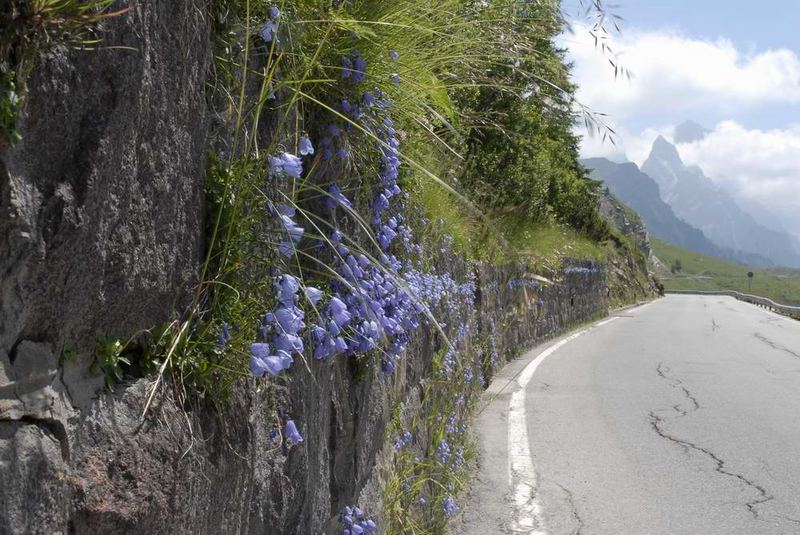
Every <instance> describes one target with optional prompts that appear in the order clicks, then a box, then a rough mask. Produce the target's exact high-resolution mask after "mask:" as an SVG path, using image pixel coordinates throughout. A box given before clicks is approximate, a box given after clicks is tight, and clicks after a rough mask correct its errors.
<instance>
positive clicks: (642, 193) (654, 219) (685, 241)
mask: <svg viewBox="0 0 800 535" xmlns="http://www.w3.org/2000/svg"><path fill="white" fill-rule="evenodd" d="M581 163H582V164H583V165H584V166H585V167H586V168H588V169H589V170H590V172H591V175H592V177H593V178H595V179H597V180H602V181H603V182H604V183H605V185H606V187H608V189H609V191H610V192H611V193H612V194H613V195H614V196H615V197H617V198H619V199H620V200H621V201H622V202H624V203H625V204H626V205H627V206H629V207H630V208H632V209H633V210H635V211H636V212H638V213H639V215H641V217H642V219H643V220H644V224H645V225H646V226H647V230H648V231H649V233H650V235H651V236H653V237H655V238H658V239H660V240H662V241H665V242H668V243H671V244H673V245H677V246H679V247H683V248H684V249H689V250H691V251H695V252H698V253H702V254H705V255H708V256H714V257H717V258H722V259H725V260H734V261H737V262H743V263H747V264H751V265H757V266H769V265H771V262H770V261H769V260H767V259H766V258H763V257H760V256H758V255H745V254H737V253H735V252H734V251H730V250H726V249H723V248H721V247H719V246H717V245H716V244H714V243H713V242H712V241H711V240H709V239H708V238H707V237H706V236H705V235H704V234H703V232H702V231H701V230H699V229H697V228H695V227H693V226H691V225H690V224H688V223H686V222H685V221H683V220H682V219H680V218H679V217H678V216H676V215H675V212H673V210H672V208H671V207H670V206H669V205H668V204H667V203H665V202H664V201H663V200H662V199H661V195H660V193H659V187H658V184H656V181H655V180H653V179H652V178H650V177H649V176H647V175H646V174H644V173H643V172H641V171H640V170H639V168H638V167H637V166H636V164H634V163H630V162H627V163H621V164H619V163H615V162H612V161H610V160H607V159H606V158H589V159H586V160H581Z"/></svg>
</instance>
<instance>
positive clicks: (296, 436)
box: [284, 420, 303, 444]
mask: <svg viewBox="0 0 800 535" xmlns="http://www.w3.org/2000/svg"><path fill="white" fill-rule="evenodd" d="M284 435H285V436H286V440H288V441H289V442H291V443H292V444H299V443H300V442H302V441H303V437H302V436H301V435H300V432H299V431H298V430H297V425H295V423H294V420H286V428H285V429H284Z"/></svg>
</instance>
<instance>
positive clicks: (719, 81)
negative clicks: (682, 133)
mask: <svg viewBox="0 0 800 535" xmlns="http://www.w3.org/2000/svg"><path fill="white" fill-rule="evenodd" d="M564 44H565V45H566V46H567V47H568V49H569V59H570V60H572V61H573V62H574V64H575V67H574V73H573V74H574V78H575V80H576V81H577V83H578V85H579V90H578V98H579V100H581V102H583V103H584V104H587V105H589V106H591V107H592V108H594V109H595V110H598V111H602V112H604V113H609V114H610V115H612V116H613V117H615V118H617V119H620V118H625V117H630V116H633V115H636V114H638V113H641V112H643V111H644V112H653V111H654V110H661V111H669V112H671V113H675V114H676V115H680V112H685V111H691V110H693V109H698V108H711V109H714V110H718V111H721V112H726V111H729V110H735V109H738V108H739V107H741V106H746V105H755V104H765V103H800V58H799V57H798V56H797V54H795V53H794V52H793V51H791V50H788V49H777V50H767V51H763V52H760V53H757V54H746V53H742V52H740V51H739V50H737V49H736V47H735V46H734V45H733V43H731V42H730V41H729V40H727V39H717V40H701V39H693V38H689V37H686V36H683V35H681V34H680V33H677V32H641V31H637V30H635V29H631V30H626V32H625V33H623V34H622V35H620V36H615V37H614V38H613V39H611V40H610V41H609V44H610V45H611V47H612V49H613V50H614V51H615V52H616V53H617V58H618V60H619V62H620V63H621V64H622V65H623V66H624V67H625V68H626V69H628V70H629V71H631V72H632V74H633V77H632V79H631V80H627V79H625V78H618V79H616V80H615V78H614V71H613V69H611V68H610V66H609V64H608V62H607V61H606V60H605V59H604V58H603V55H602V53H601V52H600V51H599V50H598V49H597V48H596V47H595V45H594V41H593V40H592V38H591V37H590V36H589V33H588V29H587V28H585V27H576V28H575V33H574V34H571V35H568V36H565V37H564Z"/></svg>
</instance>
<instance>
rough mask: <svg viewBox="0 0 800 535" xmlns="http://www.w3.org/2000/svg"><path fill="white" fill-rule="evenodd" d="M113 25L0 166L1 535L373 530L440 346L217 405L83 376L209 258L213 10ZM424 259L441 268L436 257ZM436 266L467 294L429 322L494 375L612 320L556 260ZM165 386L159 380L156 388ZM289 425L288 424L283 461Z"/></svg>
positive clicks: (64, 69) (582, 267)
mask: <svg viewBox="0 0 800 535" xmlns="http://www.w3.org/2000/svg"><path fill="white" fill-rule="evenodd" d="M131 5H132V11H131V12H130V14H129V15H128V16H126V17H123V18H119V19H113V20H110V21H109V22H108V24H109V25H110V26H109V28H108V29H109V31H108V33H107V34H106V37H105V38H106V40H107V41H108V42H109V44H112V45H117V46H122V47H129V48H124V49H119V48H115V49H106V50H99V51H96V52H93V53H89V54H87V53H78V52H75V51H69V50H66V49H56V50H54V51H52V52H49V53H48V54H46V55H45V56H44V57H42V58H41V60H40V62H39V64H37V66H36V68H35V69H34V70H33V73H32V75H31V78H30V80H29V84H28V85H29V88H30V92H29V94H28V97H27V103H26V105H25V108H24V110H23V114H22V116H21V117H20V119H19V130H20V132H21V134H22V136H23V140H22V141H21V142H20V143H19V144H17V145H16V146H14V147H13V148H12V147H6V148H3V149H2V151H0V277H1V279H0V481H2V482H3V484H2V485H0V535H5V534H22V533H104V534H105V533H109V534H113V533H134V534H138V533H141V534H154V533H170V534H174V533H187V534H188V533H236V534H245V533H248V534H249V533H252V534H257V533H258V534H265V533H270V534H284V533H285V534H289V533H296V534H303V535H306V534H308V533H319V532H322V531H329V530H330V529H331V526H332V525H333V524H334V523H335V517H336V515H337V514H338V511H339V510H340V509H341V507H343V506H344V505H346V504H352V503H356V502H359V503H361V504H362V505H363V506H365V507H368V508H369V509H370V510H372V511H373V512H374V513H375V514H377V515H380V496H381V491H382V484H383V481H384V480H385V477H386V474H387V472H388V471H389V470H390V469H391V455H392V454H391V444H390V442H389V441H387V439H388V438H390V437H387V436H386V429H387V425H388V423H389V420H390V417H391V414H392V410H393V407H395V406H397V405H398V404H399V403H402V404H403V406H405V407H406V408H407V410H413V407H415V406H419V399H420V396H421V392H422V390H421V385H422V384H423V383H424V382H425V381H426V380H427V378H428V377H429V375H430V371H431V363H432V359H433V358H434V355H435V354H436V352H438V351H439V350H440V349H441V348H442V347H443V342H442V339H441V337H440V336H437V335H435V334H434V330H433V329H432V328H430V327H426V328H422V329H420V330H419V331H417V333H416V335H415V337H414V339H413V341H412V343H411V345H410V348H409V350H408V352H407V354H406V356H405V357H404V359H403V361H402V363H401V365H399V366H398V367H397V369H396V371H395V373H394V374H393V375H392V376H389V377H387V376H386V375H385V374H384V373H383V372H381V370H380V369H379V366H377V365H375V364H372V365H366V366H364V364H363V363H360V362H356V361H354V359H333V361H331V362H319V361H316V360H311V361H309V362H308V366H304V365H303V363H302V362H300V361H298V362H297V364H296V365H295V367H294V368H293V370H292V372H291V374H287V375H286V376H284V377H282V378H279V379H277V380H275V381H271V382H270V385H269V387H266V386H265V384H264V383H263V382H262V383H258V382H257V381H256V380H255V379H242V380H241V381H240V382H239V384H238V385H237V387H236V388H235V390H234V394H233V397H232V399H231V400H229V402H228V403H227V404H226V405H225V406H222V407H211V406H208V405H205V404H203V403H202V402H183V403H179V402H177V401H176V399H183V397H182V396H177V395H175V394H176V393H175V392H174V391H173V390H172V387H171V386H167V387H162V388H161V389H159V390H158V392H157V395H156V397H155V403H154V404H153V406H152V407H151V410H150V411H149V412H148V414H147V417H146V418H145V419H142V410H143V408H144V405H145V403H146V398H147V396H148V388H149V386H150V384H151V382H150V381H149V380H148V379H147V378H144V379H138V380H135V379H130V380H128V381H127V382H126V383H124V384H122V385H119V386H118V387H117V388H116V389H115V392H114V393H113V394H108V393H105V391H104V390H103V386H102V379H101V378H98V377H97V376H96V375H94V374H92V373H91V372H90V370H89V367H88V365H87V364H88V363H87V361H86V359H77V360H76V361H73V360H71V359H70V358H69V356H70V355H72V354H88V353H91V350H92V349H93V347H94V345H95V343H96V337H97V336H98V335H109V336H113V337H115V338H122V339H125V338H127V337H129V336H132V335H133V334H134V333H136V332H137V331H139V330H140V329H144V328H149V327H152V326H154V325H156V324H159V323H161V322H164V321H167V320H170V319H173V318H175V317H176V315H178V314H180V312H181V311H182V310H184V308H185V306H186V303H187V300H188V299H190V297H191V295H192V292H193V291H194V288H195V283H196V279H197V272H198V265H199V261H200V259H201V257H202V254H203V251H202V247H203V245H202V244H203V243H204V236H203V206H204V204H203V184H204V180H205V174H206V161H207V156H206V151H207V147H208V144H209V143H210V142H211V141H210V140H209V137H210V136H209V129H210V125H209V122H210V121H209V120H208V116H209V112H208V109H207V103H206V100H205V91H204V88H205V84H206V81H207V75H208V70H209V65H210V61H211V57H210V56H211V52H210V46H209V32H210V30H209V21H208V9H207V8H208V6H207V5H206V3H205V2H204V1H202V0H194V1H193V2H192V1H188V2H182V1H181V2H178V1H164V2H161V1H159V2H135V3H132V4H131ZM436 250H439V248H438V246H437V248H436ZM437 263H438V265H439V269H440V270H441V271H443V272H444V271H447V272H448V273H450V274H451V275H452V276H453V278H454V279H456V280H459V281H464V280H466V279H469V278H470V277H472V276H474V280H475V281H476V284H475V292H476V293H475V296H476V298H475V300H474V304H473V306H472V308H470V307H460V308H451V309H448V308H447V307H445V306H443V307H440V309H439V310H436V311H435V312H436V315H437V318H438V319H439V320H440V321H441V322H442V323H444V324H447V325H452V326H455V325H458V324H459V323H461V324H464V325H466V328H467V338H468V340H466V342H465V343H467V344H469V343H474V344H478V343H483V342H485V341H490V345H491V346H492V348H493V352H494V353H496V355H497V359H496V360H495V361H494V363H493V364H492V365H491V366H489V367H488V368H487V369H486V370H485V371H486V373H487V375H488V376H490V375H491V373H492V371H493V369H495V368H496V367H497V366H501V365H502V363H503V361H504V360H505V359H506V358H511V357H513V356H515V355H517V354H518V353H519V352H521V351H522V350H524V349H525V348H526V347H528V346H530V345H532V344H534V343H536V342H538V341H541V340H543V339H545V338H547V337H549V336H552V335H554V334H556V333H558V332H560V331H562V330H563V329H564V328H566V327H568V326H569V325H572V324H574V323H576V322H581V321H586V320H588V319H590V318H593V317H596V316H599V315H602V314H604V313H605V312H606V308H607V302H606V285H605V272H604V270H603V268H602V266H600V265H597V264H593V263H590V262H580V261H571V262H567V263H566V264H565V265H564V267H563V269H562V270H561V271H560V273H559V274H558V276H557V277H556V279H555V280H553V281H552V283H547V284H542V283H540V282H539V281H537V280H536V279H535V278H534V277H533V275H532V273H529V272H528V271H527V269H526V268H525V266H523V265H507V266H500V267H498V266H492V265H488V264H468V263H466V262H464V261H462V260H460V259H459V258H457V257H456V256H455V255H453V254H452V253H451V252H448V251H447V250H444V251H443V252H442V253H441V255H440V258H439V260H438V262H437ZM168 384H170V383H168ZM284 411H288V412H290V413H291V415H292V417H293V418H294V419H295V420H296V421H297V422H298V424H299V425H300V426H301V431H302V433H303V435H304V437H305V441H304V442H303V443H302V444H299V445H296V446H293V447H291V448H287V447H286V446H285V445H282V444H281V443H280V442H276V441H275V440H274V439H273V437H272V436H271V433H272V431H273V429H275V426H276V420H277V418H278V416H277V415H279V414H281V413H282V412H284Z"/></svg>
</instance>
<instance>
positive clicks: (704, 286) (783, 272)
mask: <svg viewBox="0 0 800 535" xmlns="http://www.w3.org/2000/svg"><path fill="white" fill-rule="evenodd" d="M652 245H653V252H654V253H655V255H656V256H657V257H658V258H659V259H660V260H661V261H662V262H663V263H664V265H665V266H666V270H663V271H664V272H663V273H661V280H662V282H663V283H664V287H665V288H666V289H667V290H737V291H740V292H747V293H752V294H755V295H761V296H764V297H769V298H770V299H772V300H774V301H777V302H779V303H785V304H790V305H800V270H796V269H795V270H792V269H787V268H776V269H758V268H751V267H748V266H744V265H741V264H737V263H735V262H727V261H725V260H719V259H717V258H712V257H709V256H705V255H702V254H700V253H695V252H692V251H688V250H686V249H682V248H680V247H676V246H674V245H671V244H669V243H665V242H662V241H659V240H653V242H652ZM676 261H680V270H679V271H678V270H674V269H673V268H674V267H675V266H676ZM673 271H674V273H673ZM748 271H752V272H753V275H754V276H753V280H752V286H751V287H748V280H747V272H748Z"/></svg>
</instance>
